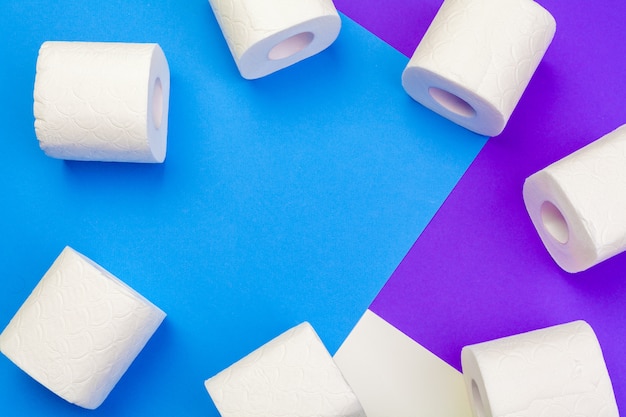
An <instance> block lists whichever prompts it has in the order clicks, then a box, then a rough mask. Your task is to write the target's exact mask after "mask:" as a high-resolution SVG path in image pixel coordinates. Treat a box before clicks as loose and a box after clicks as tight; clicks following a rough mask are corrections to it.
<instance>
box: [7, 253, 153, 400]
mask: <svg viewBox="0 0 626 417" xmlns="http://www.w3.org/2000/svg"><path fill="white" fill-rule="evenodd" d="M164 318H165V313H163V311H161V310H160V309H159V308H158V307H156V306H155V305H154V304H152V303H151V302H150V301H148V300H146V299H145V298H144V297H142V296H141V295H140V294H139V293H137V292H136V291H135V290H133V289H132V288H130V287H129V286H128V285H126V284H125V283H123V282H122V281H120V280H119V279H118V278H116V277H114V276H113V275H111V274H110V273H109V272H107V271H106V270H104V269H103V268H102V267H100V266H98V265H97V264H95V263H94V262H93V261H91V260H89V259H88V258H86V257H85V256H83V255H81V254H80V253H78V252H76V251H74V250H73V249H71V248H69V247H66V248H65V249H64V250H63V251H62V252H61V254H60V255H59V257H58V258H57V259H56V260H55V261H54V263H53V264H52V266H51V267H50V269H49V270H48V271H47V272H46V274H45V275H44V277H43V278H42V279H41V281H40V282H39V284H37V286H36V287H35V289H34V290H33V292H32V293H31V294H30V296H29V297H28V298H27V300H26V301H25V302H24V304H23V305H22V306H21V307H20V309H19V310H18V311H17V313H16V314H15V316H14V317H13V318H12V319H11V321H10V322H9V324H8V325H7V327H6V328H5V329H4V331H3V332H2V334H0V351H1V352H2V353H3V354H4V355H6V356H7V357H8V358H9V359H10V360H11V361H13V362H14V363H15V364H16V365H17V366H19V367H20V368H21V369H22V370H23V371H25V372H26V373H27V374H29V375H30V376H31V377H33V378H34V379H35V380H37V381H39V382H40V383H41V384H42V385H44V386H45V387H47V388H48V389H50V390H51V391H53V392H54V393H56V394H57V395H59V396H60V397H62V398H64V399H65V400H67V401H69V402H71V403H74V404H76V405H79V406H81V407H84V408H88V409H94V408H97V407H98V406H99V405H100V404H101V403H102V402H103V401H104V400H105V399H106V397H107V396H108V395H109V392H110V391H111V390H112V389H113V387H114V386H115V385H116V384H117V382H118V380H119V379H120V378H121V377H122V375H123V374H124V372H126V369H127V368H128V367H129V366H130V364H131V363H132V362H133V360H134V359H135V357H136V356H137V355H138V354H139V352H140V351H141V350H142V349H143V347H144V345H145V344H146V343H147V342H148V340H149V339H150V337H151V336H152V334H153V333H154V332H155V331H156V329H157V328H158V327H159V325H160V324H161V322H162V321H163V319H164Z"/></svg>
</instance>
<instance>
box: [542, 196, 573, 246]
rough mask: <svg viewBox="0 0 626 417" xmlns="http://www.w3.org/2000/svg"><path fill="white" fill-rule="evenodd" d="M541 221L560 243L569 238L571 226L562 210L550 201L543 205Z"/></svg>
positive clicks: (565, 241)
mask: <svg viewBox="0 0 626 417" xmlns="http://www.w3.org/2000/svg"><path fill="white" fill-rule="evenodd" d="M541 222H542V223H543V227H544V228H545V229H546V231H547V232H548V233H549V234H550V236H552V237H553V238H554V239H556V240H557V241H558V242H560V243H567V241H568V240H569V228H568V226H567V221H566V220H565V217H563V214H562V213H561V210H559V209H558V208H557V206H555V205H554V204H552V203H551V202H549V201H546V202H544V203H543V204H542V205H541Z"/></svg>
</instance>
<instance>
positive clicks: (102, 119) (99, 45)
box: [33, 41, 170, 163]
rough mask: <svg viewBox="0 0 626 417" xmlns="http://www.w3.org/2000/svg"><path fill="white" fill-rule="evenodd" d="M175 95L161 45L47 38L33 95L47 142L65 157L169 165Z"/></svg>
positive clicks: (49, 150)
mask: <svg viewBox="0 0 626 417" xmlns="http://www.w3.org/2000/svg"><path fill="white" fill-rule="evenodd" d="M169 92H170V73H169V66H168V63H167V60H166V58H165V55H164V54H163V51H162V50H161V48H160V46H159V45H157V44H132V43H113V42H51V41H48V42H44V43H43V44H42V46H41V48H40V50H39V57H38V59H37V74H36V76H35V86H34V92H33V96H34V105H33V112H34V116H35V133H36V136H37V139H38V140H39V145H40V147H41V149H42V150H43V151H44V153H45V154H46V155H48V156H50V157H52V158H58V159H67V160H80V161H104V162H143V163H161V162H163V161H164V160H165V155H166V150H167V130H168V113H169Z"/></svg>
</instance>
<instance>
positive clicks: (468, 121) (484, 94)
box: [402, 0, 556, 136]
mask: <svg viewBox="0 0 626 417" xmlns="http://www.w3.org/2000/svg"><path fill="white" fill-rule="evenodd" d="M555 30H556V23H555V21H554V18H553V17H552V15H550V13H548V12H547V11H546V10H545V9H543V8H542V7H541V6H539V5H538V4H537V3H535V2H534V1H533V0H445V1H444V3H443V5H442V6H441V8H440V9H439V12H438V13H437V15H436V16H435V19H434V20H433V22H432V23H431V25H430V27H429V28H428V30H427V32H426V34H425V35H424V37H423V39H422V41H421V42H420V44H419V45H418V47H417V49H416V50H415V53H414V54H413V57H412V58H411V60H410V61H409V63H408V65H407V67H406V68H405V70H404V73H403V74H402V85H403V87H404V89H405V90H406V92H407V93H408V94H409V95H410V96H411V97H412V98H413V99H415V100H417V101H418V102H420V103H421V104H422V105H424V106H425V107H427V108H429V109H431V110H433V111H435V112H437V113H438V114H440V115H442V116H443V117H446V118H448V119H450V120H452V121H453V122H455V123H457V124H459V125H461V126H463V127H465V128H467V129H469V130H471V131H474V132H476V133H479V134H481V135H487V136H496V135H498V134H499V133H500V132H502V130H503V129H504V127H505V125H506V123H507V122H508V120H509V117H510V116H511V113H512V112H513V110H514V108H515V106H516V105H517V103H518V101H519V99H520V97H521V96H522V93H523V92H524V90H525V89H526V86H527V85H528V83H529V81H530V78H531V77H532V75H533V74H534V72H535V70H536V68H537V66H538V65H539V62H540V61H541V59H542V58H543V56H544V53H545V52H546V50H547V48H548V46H549V45H550V42H551V41H552V38H553V37H554V32H555Z"/></svg>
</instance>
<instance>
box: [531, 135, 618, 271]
mask: <svg viewBox="0 0 626 417" xmlns="http://www.w3.org/2000/svg"><path fill="white" fill-rule="evenodd" d="M625 189H626V125H624V126H621V127H620V128H618V129H616V130H614V131H613V132H610V133H609V134H607V135H605V136H603V137H602V138H600V139H598V140H597V141H595V142H593V143H591V144H589V145H587V146H585V147H583V148H581V149H579V150H578V151H576V152H574V153H572V154H570V155H568V156H566V157H565V158H563V159H561V160H559V161H557V162H555V163H553V164H551V165H549V166H548V167H546V168H544V169H542V170H540V171H538V172H536V173H535V174H533V175H531V176H530V177H528V178H527V179H526V180H525V181H524V187H523V191H522V194H523V198H524V204H525V206H526V211H527V212H528V215H529V217H530V219H531V221H532V223H533V225H534V226H535V229H536V230H537V233H538V234H539V237H540V239H541V241H542V243H543V244H544V246H545V247H546V249H547V251H548V253H549V254H550V255H551V256H552V258H553V259H554V261H555V262H556V263H557V264H558V265H559V266H560V267H561V268H562V269H563V270H565V271H567V272H570V273H576V272H580V271H584V270H586V269H588V268H590V267H592V266H594V265H597V264H598V263H600V262H602V261H603V260H606V259H608V258H610V257H612V256H614V255H616V254H618V253H621V252H623V251H624V250H626V195H624V190H625Z"/></svg>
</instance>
